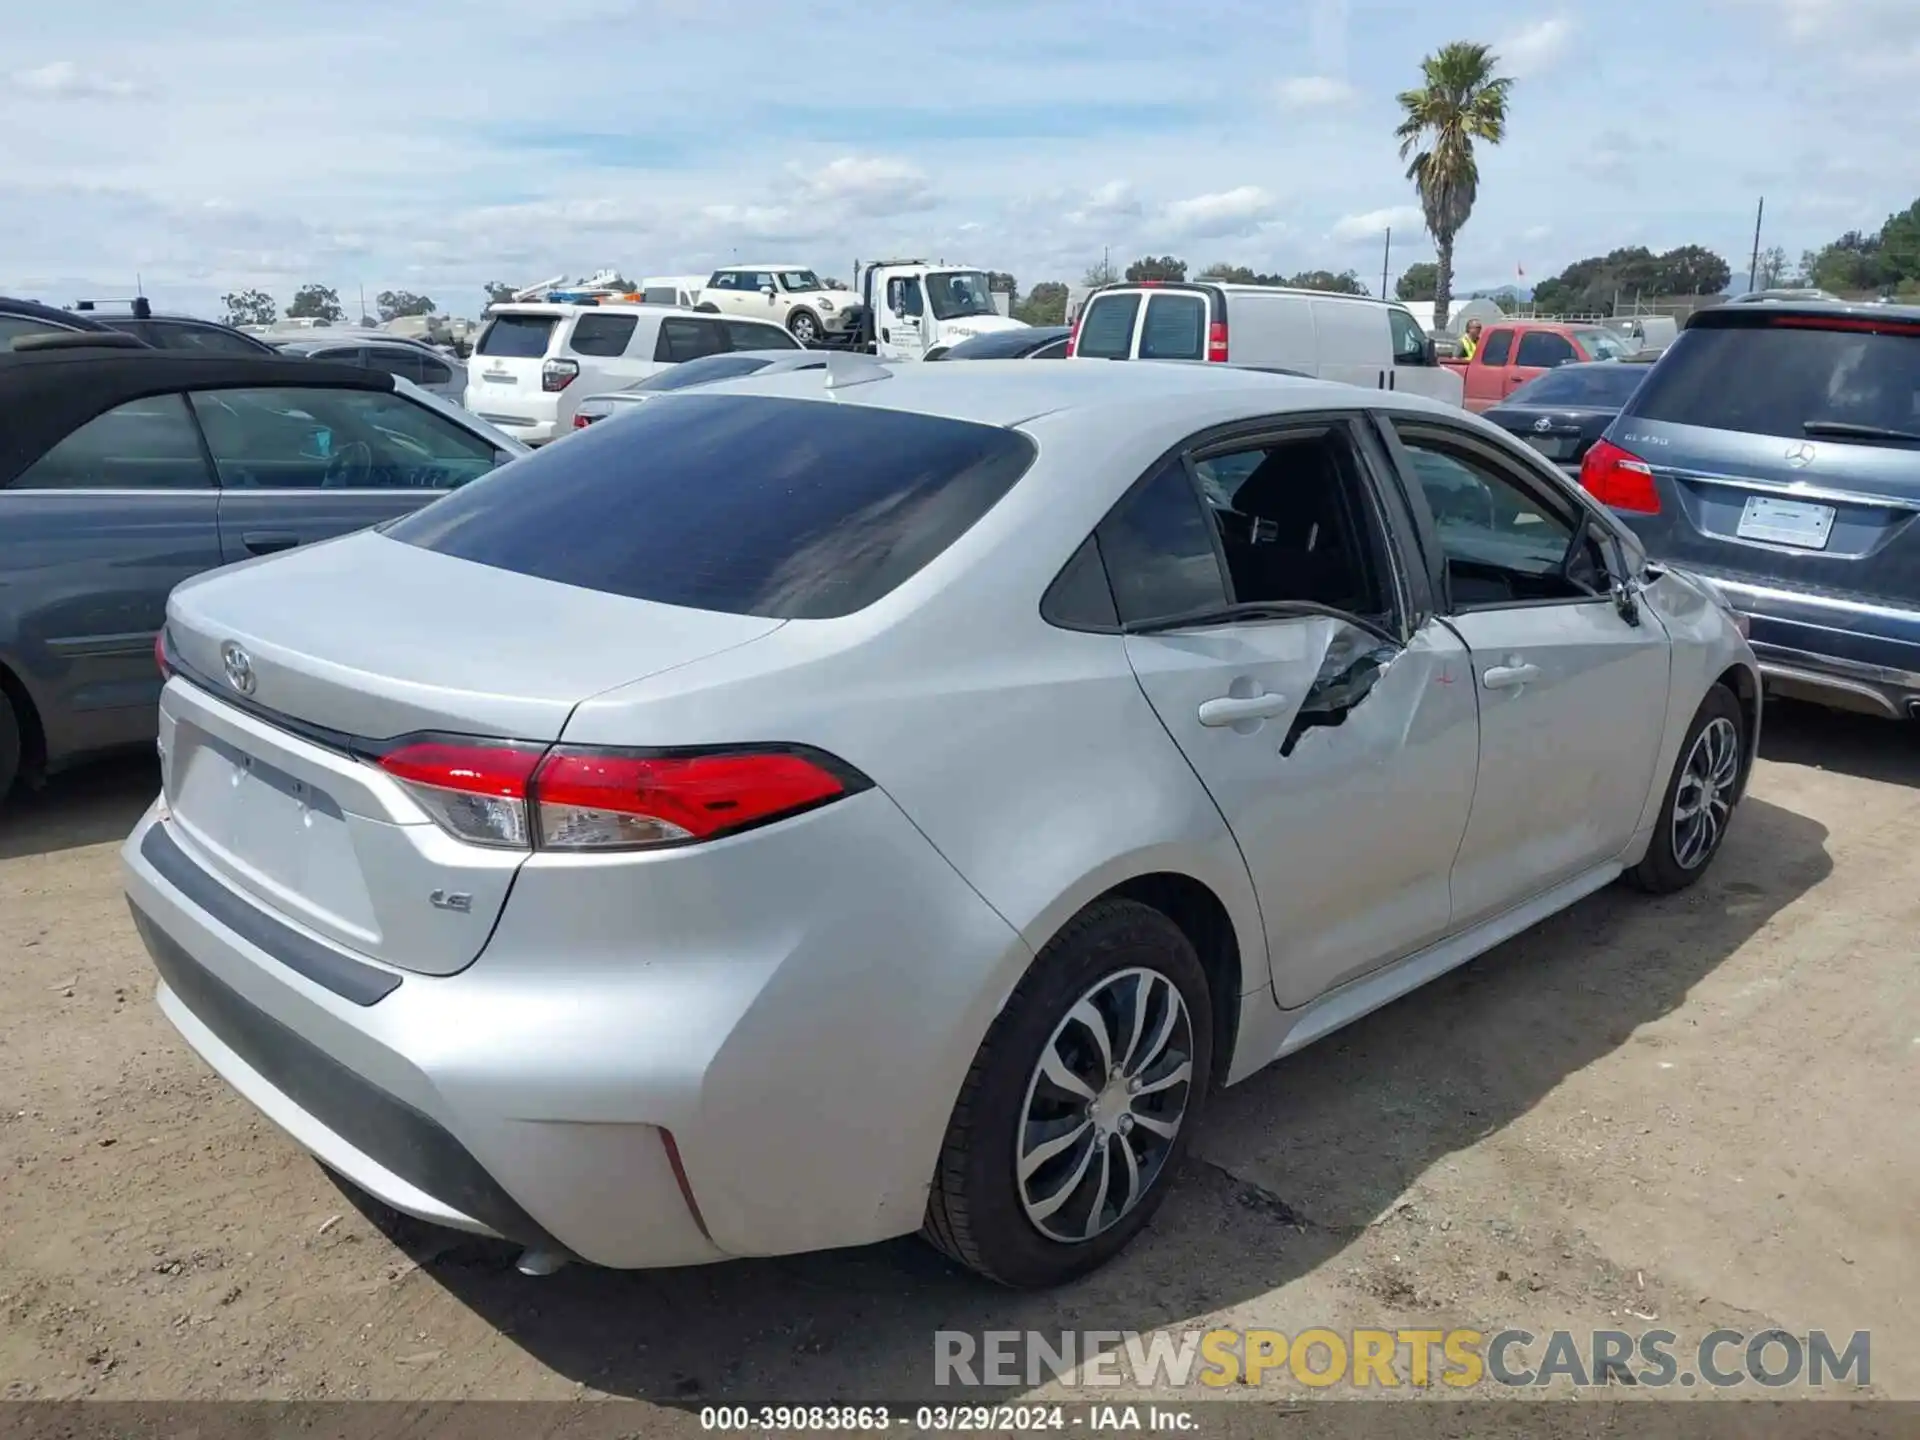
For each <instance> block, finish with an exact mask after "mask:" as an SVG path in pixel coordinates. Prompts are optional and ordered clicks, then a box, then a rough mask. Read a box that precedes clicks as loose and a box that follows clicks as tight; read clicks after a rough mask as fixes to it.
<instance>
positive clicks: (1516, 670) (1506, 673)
mask: <svg viewBox="0 0 1920 1440" xmlns="http://www.w3.org/2000/svg"><path fill="white" fill-rule="evenodd" d="M1539 678H1540V667H1539V666H1538V665H1523V664H1519V663H1515V664H1511V665H1492V666H1489V667H1488V668H1487V670H1486V672H1485V673H1484V674H1483V675H1481V677H1480V683H1481V684H1483V685H1485V686H1486V687H1487V689H1489V690H1518V689H1519V688H1520V687H1521V686H1523V685H1525V684H1526V683H1527V682H1528V681H1529V680H1537V679H1539Z"/></svg>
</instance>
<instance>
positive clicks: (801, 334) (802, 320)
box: [787, 310, 820, 345]
mask: <svg viewBox="0 0 1920 1440" xmlns="http://www.w3.org/2000/svg"><path fill="white" fill-rule="evenodd" d="M787 330H788V331H789V332H790V333H791V334H792V336H793V338H794V339H796V340H798V341H799V342H800V343H801V344H802V345H818V344H819V343H820V322H819V321H818V320H817V319H815V318H814V314H813V312H812V311H811V310H796V311H794V312H793V314H791V315H789V316H788V317H787Z"/></svg>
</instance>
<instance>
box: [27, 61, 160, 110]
mask: <svg viewBox="0 0 1920 1440" xmlns="http://www.w3.org/2000/svg"><path fill="white" fill-rule="evenodd" d="M8 78H9V79H10V81H11V82H12V84H14V85H15V86H17V87H18V88H19V89H20V90H22V91H24V92H25V93H26V94H28V95H33V96H38V97H40V98H43V99H48V100H125V99H127V98H129V97H130V96H134V95H138V94H139V93H140V87H139V86H138V85H135V84H134V83H133V82H132V81H131V80H122V79H119V78H118V77H116V76H113V75H107V74H103V73H101V72H100V71H97V70H82V69H81V68H80V67H79V66H78V65H76V64H74V63H73V62H72V61H71V60H55V61H52V62H51V63H49V64H46V65H42V66H40V67H39V68H37V69H34V70H16V71H15V72H14V73H13V74H12V75H11V76H10V77H8Z"/></svg>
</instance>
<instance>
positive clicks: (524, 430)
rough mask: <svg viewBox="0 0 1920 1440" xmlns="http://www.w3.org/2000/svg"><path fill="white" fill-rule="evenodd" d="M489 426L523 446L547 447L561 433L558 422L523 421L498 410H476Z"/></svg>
mask: <svg viewBox="0 0 1920 1440" xmlns="http://www.w3.org/2000/svg"><path fill="white" fill-rule="evenodd" d="M474 414H476V415H478V416H479V417H480V418H481V419H482V420H484V421H486V422H487V423H488V424H489V425H492V426H495V427H496V428H498V429H500V430H502V431H504V432H505V433H506V434H508V435H511V436H512V437H513V438H514V439H516V440H518V441H519V442H520V443H521V444H522V445H545V444H546V443H547V442H548V441H549V440H552V439H553V438H554V437H555V436H557V435H559V434H560V433H561V430H560V422H559V421H558V420H523V419H521V418H520V417H518V416H515V415H505V414H502V413H501V412H499V411H497V410H476V411H474Z"/></svg>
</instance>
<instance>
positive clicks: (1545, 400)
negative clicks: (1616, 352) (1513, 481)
mask: <svg viewBox="0 0 1920 1440" xmlns="http://www.w3.org/2000/svg"><path fill="white" fill-rule="evenodd" d="M1646 378H1647V367H1646V366H1645V365H1636V364H1633V363H1630V362H1622V361H1619V360H1592V361H1588V362H1586V363H1584V364H1578V365H1562V366H1560V367H1559V368H1558V369H1557V370H1549V371H1548V372H1547V373H1546V374H1544V375H1540V376H1537V377H1535V378H1534V379H1532V380H1529V381H1528V382H1527V383H1526V384H1524V385H1522V386H1521V387H1520V388H1519V389H1518V390H1516V391H1514V392H1513V393H1512V394H1511V395H1509V396H1507V398H1506V399H1505V400H1502V401H1501V402H1500V403H1499V404H1498V405H1496V406H1494V407H1493V408H1492V409H1491V410H1488V411H1486V412H1485V414H1486V418H1487V419H1489V420H1491V421H1492V422H1493V423H1494V424H1496V425H1498V426H1499V427H1500V428H1501V429H1502V430H1508V431H1511V432H1512V433H1513V434H1515V435H1517V436H1519V437H1520V438H1521V439H1522V440H1524V441H1526V442H1527V443H1528V444H1529V445H1531V446H1533V448H1534V449H1536V450H1538V451H1539V452H1540V453H1541V454H1542V455H1544V456H1546V457H1547V458H1548V459H1549V460H1551V461H1553V462H1554V463H1555V464H1556V465H1558V466H1560V468H1561V469H1563V470H1566V471H1568V472H1569V473H1578V471H1579V469H1580V462H1581V461H1582V460H1584V459H1585V458H1586V454H1587V451H1588V450H1590V449H1592V448H1593V442H1594V441H1596V440H1598V439H1599V438H1600V437H1601V435H1602V434H1604V433H1605V432H1606V428H1607V426H1609V425H1611V424H1612V423H1613V417H1614V416H1616V415H1618V414H1619V413H1620V410H1621V407H1622V406H1624V405H1625V404H1626V403H1627V401H1628V400H1630V399H1632V398H1633V392H1634V391H1635V390H1637V389H1639V388H1640V382H1641V381H1642V380H1644V379H1646Z"/></svg>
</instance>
